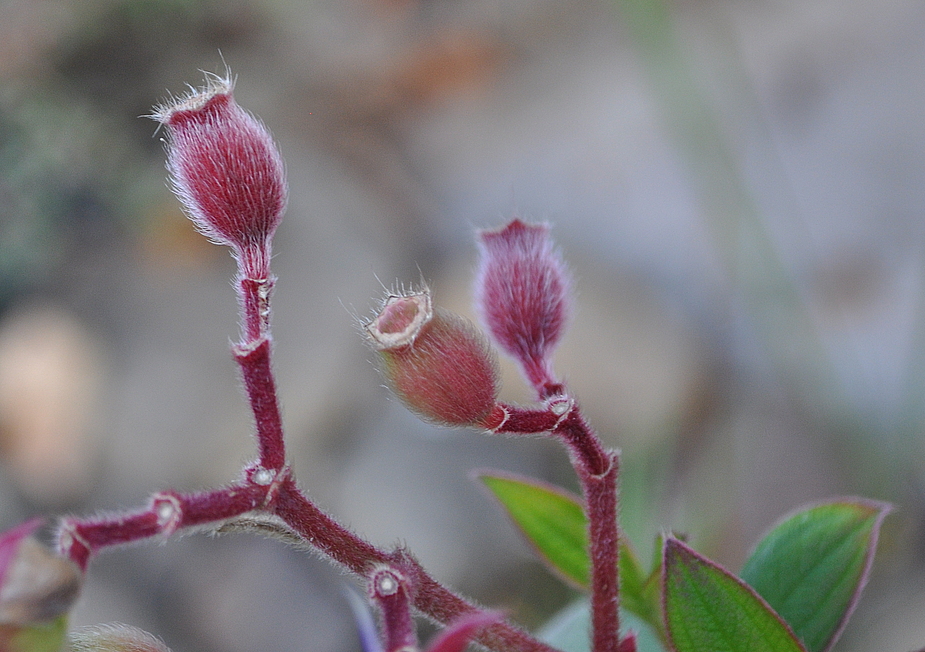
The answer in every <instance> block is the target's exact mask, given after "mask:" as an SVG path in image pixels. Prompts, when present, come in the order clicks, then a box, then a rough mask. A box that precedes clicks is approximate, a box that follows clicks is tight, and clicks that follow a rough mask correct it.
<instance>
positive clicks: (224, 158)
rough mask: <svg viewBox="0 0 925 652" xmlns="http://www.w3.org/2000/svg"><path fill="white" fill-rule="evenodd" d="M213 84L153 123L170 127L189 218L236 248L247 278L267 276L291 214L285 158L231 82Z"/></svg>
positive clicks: (177, 187)
mask: <svg viewBox="0 0 925 652" xmlns="http://www.w3.org/2000/svg"><path fill="white" fill-rule="evenodd" d="M207 81H208V84H207V85H206V87H205V88H203V89H200V90H196V91H193V92H191V93H190V94H188V95H186V96H184V97H181V98H176V99H174V100H172V101H170V102H168V103H165V104H163V105H162V106H159V107H157V108H156V109H155V111H154V114H153V115H152V116H151V117H153V118H154V119H155V120H157V121H158V122H160V123H161V124H163V125H166V127H167V131H168V135H169V138H168V146H167V167H168V169H169V170H170V173H171V177H172V181H173V187H174V191H175V192H176V194H177V196H178V197H179V198H180V201H181V202H182V203H183V205H184V206H185V208H186V211H187V213H188V214H189V216H190V219H192V220H193V222H194V223H195V224H196V226H197V228H199V230H200V231H202V233H204V234H205V235H207V236H208V237H210V238H212V239H213V240H214V241H215V242H217V243H220V244H226V245H228V246H230V247H231V248H232V249H233V250H234V252H235V255H236V256H237V257H238V260H239V263H240V264H241V266H242V269H243V272H244V274H245V276H246V277H247V278H255V279H262V278H266V277H267V275H268V274H269V261H270V238H271V237H272V236H273V232H274V231H275V230H276V227H277V226H278V225H279V223H280V220H281V219H282V217H283V212H284V210H285V208H286V177H285V172H284V169H283V160H282V157H281V156H280V154H279V151H278V149H277V148H276V145H275V144H274V142H273V138H272V136H270V132H269V131H268V130H267V128H266V127H265V126H264V125H263V123H261V122H260V121H259V120H257V119H256V118H255V117H254V116H252V115H251V114H250V113H248V112H247V111H245V110H244V109H242V108H241V107H240V106H238V104H237V103H236V102H235V101H234V98H233V97H232V93H231V91H232V84H231V81H230V79H227V78H221V77H218V76H215V75H209V76H208V77H207Z"/></svg>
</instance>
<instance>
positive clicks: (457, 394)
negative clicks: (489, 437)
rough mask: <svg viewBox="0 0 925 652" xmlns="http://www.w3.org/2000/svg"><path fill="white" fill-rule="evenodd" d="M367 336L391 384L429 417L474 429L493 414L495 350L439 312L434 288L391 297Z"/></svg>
mask: <svg viewBox="0 0 925 652" xmlns="http://www.w3.org/2000/svg"><path fill="white" fill-rule="evenodd" d="M366 332H367V335H368V336H369V341H370V344H371V345H372V346H373V348H374V349H375V350H376V351H377V352H378V353H379V357H380V360H381V370H382V374H383V376H385V379H386V381H387V382H388V384H389V386H390V387H391V388H392V390H393V391H394V392H395V393H396V394H397V395H398V397H399V398H400V399H401V400H402V401H404V403H405V405H407V406H408V407H409V408H410V409H411V410H414V411H415V412H417V413H418V414H420V415H421V416H422V417H423V418H425V419H427V420H429V421H433V422H435V423H439V424H442V425H447V426H473V425H481V424H482V423H483V422H484V421H485V419H486V418H487V417H488V416H489V415H490V414H491V413H492V408H494V406H495V402H496V398H497V395H498V370H497V361H496V360H495V356H494V352H493V351H492V350H491V347H490V346H489V344H488V341H487V340H486V339H485V337H484V336H483V335H482V333H481V332H480V331H479V330H478V329H476V328H475V326H473V325H472V324H471V323H469V322H468V321H467V320H465V319H464V318H462V317H460V316H459V315H455V314H453V313H450V312H446V311H444V310H440V309H437V310H434V309H433V307H432V306H431V298H430V292H429V290H426V289H425V290H424V291H423V292H417V293H412V294H408V295H405V296H394V295H393V296H390V297H388V298H387V299H386V301H385V303H384V304H383V305H382V308H381V310H380V311H379V314H378V315H377V316H376V318H375V319H373V321H371V322H370V323H369V324H368V325H367V326H366Z"/></svg>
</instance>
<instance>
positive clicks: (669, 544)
mask: <svg viewBox="0 0 925 652" xmlns="http://www.w3.org/2000/svg"><path fill="white" fill-rule="evenodd" d="M671 553H674V554H677V555H683V556H686V557H687V558H688V559H694V560H696V561H697V562H699V563H701V564H704V565H706V566H709V567H710V568H712V569H714V570H716V571H718V572H720V573H721V574H723V575H725V576H726V577H728V578H730V579H732V580H733V581H734V582H735V583H736V584H738V585H739V586H741V587H742V588H744V589H745V590H746V591H747V592H748V593H750V594H751V595H752V596H754V598H755V599H757V600H758V602H759V603H760V604H761V605H762V606H763V607H764V608H765V609H767V611H768V613H770V614H772V615H773V616H774V617H775V618H776V619H777V621H778V622H779V623H780V624H781V625H782V626H783V627H784V630H785V631H786V632H787V634H788V635H789V636H790V638H791V639H793V642H794V643H796V645H797V648H799V649H800V650H801V651H802V652H808V651H807V650H806V647H805V646H804V645H803V642H802V641H800V639H799V638H797V635H796V634H795V633H794V631H793V628H791V627H790V625H789V623H787V622H786V621H785V620H784V619H783V618H781V617H780V614H778V613H777V612H776V611H775V610H774V609H773V608H772V607H771V605H769V604H768V603H767V601H766V600H765V599H764V598H762V597H761V596H760V595H758V593H757V592H756V591H755V589H753V588H752V587H750V586H749V585H748V584H746V583H745V582H744V581H742V580H741V579H739V577H738V576H736V575H735V574H733V573H731V572H729V570H728V569H726V568H725V567H723V566H721V565H719V564H717V563H716V562H715V561H713V560H712V559H709V558H707V557H704V556H703V555H701V554H700V553H698V552H697V551H696V550H694V549H693V548H691V547H690V546H688V545H687V544H685V543H682V542H681V541H679V540H678V539H676V538H674V537H672V536H666V537H665V542H664V546H663V548H662V596H661V597H662V614H664V621H665V633H666V635H667V637H668V645H669V647H670V648H671V649H672V650H677V648H676V646H675V644H674V638H673V637H674V635H673V633H672V631H671V623H670V622H669V621H668V615H667V614H668V605H667V594H668V593H667V588H668V586H667V585H668V574H669V572H670V568H671V565H672V564H673V563H675V562H672V560H671V557H670V554H671Z"/></svg>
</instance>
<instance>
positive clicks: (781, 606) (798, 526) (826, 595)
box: [741, 499, 890, 652]
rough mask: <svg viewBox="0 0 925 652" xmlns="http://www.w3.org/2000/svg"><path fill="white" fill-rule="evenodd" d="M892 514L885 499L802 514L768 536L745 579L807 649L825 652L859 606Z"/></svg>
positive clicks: (847, 502) (825, 506) (836, 504)
mask: <svg viewBox="0 0 925 652" xmlns="http://www.w3.org/2000/svg"><path fill="white" fill-rule="evenodd" d="M889 511H890V506H889V505H886V504H884V503H876V502H872V501H864V500H856V499H851V500H840V501H835V502H829V503H824V504H820V505H815V506H813V507H810V508H808V509H804V510H802V511H800V512H797V513H796V514H793V515H791V516H789V517H787V518H785V519H784V520H783V521H781V522H780V523H779V524H777V525H776V526H774V527H773V528H772V529H771V531H770V532H769V533H768V534H767V535H765V537H764V538H763V539H762V540H761V542H760V543H759V544H758V545H757V547H756V548H755V550H754V552H752V554H751V556H750V557H749V558H748V560H747V561H746V562H745V566H744V567H743V568H742V573H741V577H742V579H743V580H745V581H746V582H748V584H749V585H751V586H752V588H754V589H755V590H756V591H757V592H758V594H759V595H761V596H762V597H763V598H764V599H765V600H767V601H768V604H769V605H771V607H773V608H774V609H775V610H776V611H777V613H779V614H780V615H781V617H782V618H783V619H784V620H786V621H787V623H789V625H790V626H791V627H792V628H793V631H794V632H795V633H796V635H797V636H798V637H799V638H800V639H802V640H803V642H804V644H805V645H806V648H807V649H808V650H810V652H822V651H824V650H828V649H830V648H831V647H832V645H833V644H834V643H835V641H836V640H837V638H838V636H839V634H840V633H841V631H842V629H843V628H844V626H845V623H846V622H847V620H848V617H849V616H850V615H851V612H852V611H853V610H854V606H855V605H856V604H857V600H858V597H859V595H860V593H861V590H862V589H863V588H864V583H865V581H866V579H867V574H868V572H869V570H870V566H871V563H872V562H873V557H874V549H875V548H876V545H877V536H878V534H879V531H880V524H881V523H882V522H883V518H884V517H885V516H886V515H887V513H889Z"/></svg>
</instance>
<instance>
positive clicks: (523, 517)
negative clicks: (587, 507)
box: [478, 473, 591, 588]
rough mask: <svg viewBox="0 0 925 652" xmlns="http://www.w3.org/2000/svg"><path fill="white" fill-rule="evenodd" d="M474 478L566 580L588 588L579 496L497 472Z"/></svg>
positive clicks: (551, 486) (589, 563)
mask: <svg viewBox="0 0 925 652" xmlns="http://www.w3.org/2000/svg"><path fill="white" fill-rule="evenodd" d="M478 478H479V479H480V480H481V481H482V482H483V483H484V484H485V486H486V487H488V489H489V491H491V493H492V495H493V496H494V497H495V498H497V499H498V501H499V502H500V503H501V506H502V507H504V509H505V510H506V511H507V513H508V516H510V517H511V520H513V521H514V524H515V525H516V526H517V527H518V528H519V529H520V531H521V533H522V534H523V535H524V537H526V539H527V541H528V542H529V543H530V544H531V545H532V546H533V547H534V548H535V549H536V551H537V552H538V553H539V555H540V557H541V558H542V559H543V560H544V561H545V562H546V563H547V564H548V565H549V566H550V567H551V568H552V569H553V570H554V571H556V572H557V573H558V574H559V575H561V576H562V577H563V578H564V579H565V580H567V581H568V582H570V583H572V584H575V585H577V586H578V587H581V588H588V582H589V576H590V566H591V562H590V560H589V559H588V533H587V521H586V520H585V512H584V508H583V507H582V505H581V502H580V501H579V499H578V498H577V497H576V496H574V495H572V494H571V493H569V492H567V491H565V490H564V489H560V488H558V487H556V486H553V485H551V484H546V483H544V482H540V481H538V480H532V479H529V478H522V477H519V476H513V475H507V474H504V475H499V474H497V473H491V474H489V473H481V474H479V476H478Z"/></svg>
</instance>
